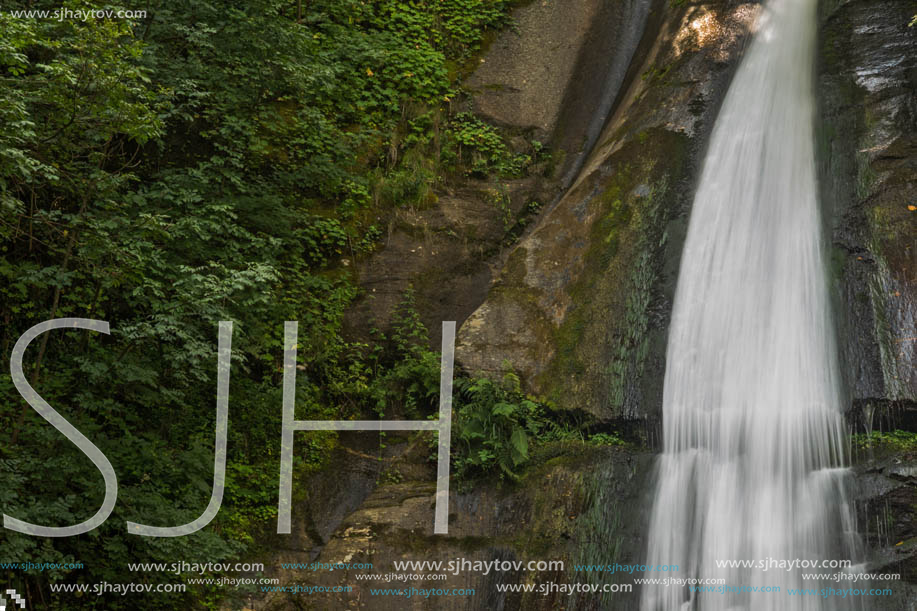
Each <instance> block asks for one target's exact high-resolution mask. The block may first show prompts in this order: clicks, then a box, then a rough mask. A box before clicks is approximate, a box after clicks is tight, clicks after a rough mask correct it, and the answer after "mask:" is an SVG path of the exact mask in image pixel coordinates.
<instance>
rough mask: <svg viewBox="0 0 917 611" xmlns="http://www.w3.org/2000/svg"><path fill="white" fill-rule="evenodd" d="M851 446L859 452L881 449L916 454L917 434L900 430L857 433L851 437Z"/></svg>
mask: <svg viewBox="0 0 917 611" xmlns="http://www.w3.org/2000/svg"><path fill="white" fill-rule="evenodd" d="M853 445H854V447H856V448H858V449H861V450H864V449H867V448H881V449H884V450H889V451H892V452H917V433H912V432H910V431H902V430H895V431H889V432H887V433H883V432H880V431H873V432H872V433H871V434H866V433H857V434H856V435H853Z"/></svg>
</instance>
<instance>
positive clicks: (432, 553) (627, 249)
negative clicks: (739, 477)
mask: <svg viewBox="0 0 917 611" xmlns="http://www.w3.org/2000/svg"><path fill="white" fill-rule="evenodd" d="M823 4H824V6H823V7H822V11H821V17H820V25H819V27H820V40H821V42H820V53H819V56H820V64H819V67H818V74H819V81H818V82H819V90H818V93H819V96H820V98H819V104H820V118H821V127H820V130H819V135H818V138H819V159H820V163H821V168H820V170H821V186H822V189H823V197H822V200H823V201H824V205H825V219H826V225H827V226H828V227H827V231H828V232H829V233H830V241H831V243H832V246H833V256H832V261H833V269H832V270H831V272H832V278H833V280H834V282H835V287H836V294H837V304H836V306H837V307H836V312H837V318H838V327H839V331H840V336H841V346H842V349H843V355H842V357H843V368H844V372H845V377H846V383H847V386H848V390H849V399H850V406H851V410H850V415H851V420H852V422H854V424H855V426H856V427H857V430H858V431H860V432H862V431H864V430H873V429H880V428H884V429H888V428H908V429H910V430H917V416H915V406H917V368H915V360H917V341H914V336H915V335H917V324H915V323H917V321H915V316H917V305H915V304H917V294H915V276H917V271H915V270H917V265H915V263H917V244H915V237H917V234H915V229H914V227H915V222H917V210H911V209H910V208H909V206H917V201H915V193H917V189H915V177H917V171H915V169H917V157H915V153H917V141H915V138H917V129H915V128H917V124H915V122H917V96H915V92H914V83H915V80H917V44H915V35H917V27H915V28H910V29H908V28H907V27H906V26H907V22H908V21H909V20H910V16H911V13H912V12H913V10H912V8H911V4H910V2H909V0H859V1H856V2H854V1H852V0H847V1H844V0H826V1H825V2H824V3H823ZM758 10H759V7H758V5H757V4H756V3H754V2H741V1H736V0H707V1H703V0H701V1H696V2H674V1H669V0H652V1H651V2H645V1H639V0H608V1H600V0H582V2H574V3H560V2H554V1H549V2H541V1H536V2H531V3H528V4H526V5H525V6H523V7H521V8H519V9H518V10H517V12H516V23H517V29H516V31H509V32H506V33H504V34H502V35H501V36H500V37H498V38H497V39H496V40H495V41H493V43H492V45H491V47H490V49H489V51H488V53H487V54H486V55H485V56H484V58H483V59H484V62H482V63H481V64H480V66H479V67H478V69H477V70H476V71H475V72H474V74H473V75H472V76H471V77H470V78H469V80H468V81H467V83H466V85H467V87H468V89H469V90H470V91H471V93H472V98H471V105H472V107H473V108H474V109H475V111H476V112H478V113H479V114H481V115H483V116H485V117H487V118H489V119H490V120H491V121H492V122H495V123H498V124H500V125H502V126H504V127H506V128H507V129H509V130H510V131H513V130H515V133H519V134H523V133H524V134H528V135H533V136H535V137H538V138H544V139H545V140H546V141H548V142H549V143H550V145H551V148H552V149H553V150H554V151H555V152H558V151H560V152H565V153H566V155H561V156H562V157H563V159H562V160H561V161H560V162H559V163H558V166H559V170H558V173H557V174H555V175H552V176H549V177H543V178H538V179H534V180H529V179H526V180H522V181H518V182H516V183H512V184H508V185H507V189H508V192H509V208H510V210H511V211H512V212H513V213H514V214H515V213H516V212H518V211H519V210H521V209H522V208H524V206H525V205H526V202H527V201H530V199H531V198H533V197H537V198H540V201H542V202H543V203H548V202H549V201H552V199H551V194H554V193H558V190H561V191H563V195H562V197H561V196H559V197H557V198H556V201H554V203H553V205H550V206H547V208H546V209H545V211H544V212H542V213H541V214H540V215H539V216H538V217H537V219H536V221H535V223H534V225H533V226H531V227H530V228H529V230H527V232H526V233H525V234H524V235H523V237H522V239H521V240H520V241H519V242H518V243H517V244H516V245H515V246H514V247H513V248H511V249H509V248H506V244H505V235H506V232H507V230H506V227H505V221H504V217H503V213H502V212H501V211H499V210H497V209H495V208H494V207H493V205H492V202H490V203H489V202H488V200H487V191H488V189H489V188H490V186H489V185H487V184H484V183H475V182H474V181H466V182H465V183H464V184H462V185H460V186H458V187H456V188H454V189H453V190H452V191H450V192H448V193H444V194H441V197H440V200H439V201H438V202H437V203H436V205H434V206H432V207H429V208H427V209H423V210H403V211H401V212H400V213H399V214H398V215H396V217H395V219H394V221H393V223H392V225H391V227H390V229H389V235H388V239H387V244H386V247H385V248H384V249H383V250H381V251H380V252H379V253H377V254H375V255H374V256H373V257H371V258H370V259H369V260H368V261H364V262H361V263H359V266H360V273H361V277H362V278H363V279H364V280H363V286H364V288H365V289H366V292H367V293H368V294H369V295H373V296H375V299H367V300H366V301H364V302H363V303H362V304H361V305H360V307H359V308H358V309H357V310H356V314H355V316H354V319H355V320H357V321H364V322H365V321H368V320H369V319H370V318H372V317H379V316H384V313H385V312H387V311H388V310H389V309H390V307H391V306H392V305H394V304H395V303H396V302H397V300H398V299H399V298H400V295H401V292H402V291H403V290H404V288H405V287H406V286H407V285H408V284H413V285H415V288H416V289H417V293H418V305H419V307H420V311H421V313H422V315H423V318H424V321H425V322H426V323H427V324H428V326H429V327H430V328H438V325H439V321H441V320H458V321H460V322H461V321H463V320H465V319H466V318H467V320H466V321H465V323H464V324H463V325H462V326H461V329H460V333H459V338H458V345H457V355H458V359H459V361H460V363H461V364H462V365H464V366H465V367H466V368H467V369H470V370H473V371H476V372H481V373H485V374H491V375H494V376H499V375H501V374H502V372H503V370H504V367H506V366H509V367H512V368H513V369H515V370H516V371H517V372H518V373H519V374H521V376H522V377H523V378H524V380H525V382H526V384H527V385H528V387H529V389H531V390H532V391H533V392H535V393H537V394H540V395H542V396H544V397H546V398H548V399H551V400H552V401H553V402H554V403H555V404H556V405H557V406H558V407H561V408H566V409H569V410H580V411H583V412H585V413H587V414H589V416H590V418H591V419H592V420H593V421H596V422H600V423H605V424H611V425H613V426H614V427H615V428H616V429H618V430H623V429H626V428H628V426H630V428H631V430H632V431H633V430H635V429H636V430H638V431H639V430H640V426H643V429H642V430H643V432H645V433H646V437H647V438H646V441H647V444H648V445H649V446H651V447H652V446H653V445H654V443H655V437H654V435H655V433H654V432H655V430H656V428H657V426H658V422H659V418H660V413H659V410H660V407H661V385H662V379H663V373H664V369H665V361H664V359H665V344H666V336H667V327H668V321H669V316H670V310H671V302H672V297H673V293H674V288H675V281H676V278H677V273H678V266H679V260H680V257H681V250H682V241H683V235H684V232H685V229H686V220H687V215H688V212H689V208H690V204H691V198H692V195H693V191H694V182H695V180H696V178H697V176H698V175H699V173H700V164H701V162H702V159H703V155H704V149H705V146H706V142H707V138H708V135H709V133H710V130H711V128H712V126H713V122H714V120H715V118H716V114H717V111H718V109H719V105H720V102H721V100H722V98H723V96H724V94H725V91H726V88H727V86H728V83H729V80H730V78H731V75H732V73H733V70H734V69H735V67H736V65H737V60H738V59H739V57H740V54H741V49H742V46H743V44H744V41H745V40H746V38H747V36H748V34H749V32H750V28H751V26H752V24H753V22H754V17H755V16H756V14H757V11H758ZM641 33H642V34H641ZM593 143H594V146H593ZM583 151H586V152H588V153H589V154H588V155H582V154H581V153H582V152H583ZM568 179H569V180H568ZM567 187H569V188H567ZM494 277H495V279H494V280H492V278H494ZM431 339H432V340H433V342H434V343H438V338H437V337H433V338H431ZM635 422H636V423H641V425H640V426H636V427H635V426H633V423H635ZM628 423H630V425H628ZM632 436H633V437H639V436H641V435H640V434H635V435H632ZM387 443H388V444H389V448H388V449H387V450H386V452H385V455H384V457H383V459H382V461H378V459H376V461H374V460H373V457H372V456H368V455H369V454H371V452H369V451H363V450H365V448H363V447H362V446H361V444H364V445H365V442H357V441H354V440H351V441H347V440H345V439H342V445H343V446H344V449H342V450H341V452H343V453H344V454H342V455H341V456H339V457H338V459H337V460H335V461H334V464H335V465H337V466H336V467H335V469H334V470H333V471H329V473H327V474H319V475H317V476H315V478H313V481H311V482H309V483H307V484H304V485H305V486H306V487H307V488H308V490H309V500H308V501H307V502H305V503H302V504H300V505H298V506H297V507H296V509H295V510H294V514H293V520H294V535H293V536H291V537H288V538H286V539H284V540H283V541H282V542H280V541H278V542H277V545H278V546H282V547H283V551H282V556H281V558H280V559H279V560H278V562H279V561H280V560H282V561H283V562H311V561H319V562H325V563H333V562H371V563H372V564H373V569H372V570H371V571H349V572H347V574H346V575H342V573H341V572H339V571H335V572H332V573H328V572H324V573H322V572H317V573H313V572H309V573H308V574H303V573H302V572H296V571H287V572H284V573H282V574H281V575H280V576H281V578H282V580H283V582H284V583H288V584H292V583H307V584H309V585H327V586H336V585H340V584H342V583H350V584H354V591H353V592H350V593H344V592H342V593H335V592H325V593H318V594H314V595H309V596H305V595H299V594H291V595H277V596H274V597H272V598H269V599H266V600H261V601H260V602H257V603H252V604H254V606H256V607H257V608H259V609H278V610H279V609H329V608H354V609H363V608H366V609H381V610H386V609H488V610H489V609H520V608H526V609H533V610H542V609H544V610H547V609H571V610H572V609H616V610H628V609H636V608H638V604H637V601H638V597H639V592H633V593H630V594H626V595H625V594H617V595H614V596H613V597H606V598H601V597H597V596H589V597H582V598H580V597H577V596H561V595H556V594H552V595H548V596H543V595H540V594H534V593H530V594H523V593H499V592H497V589H496V587H495V585H496V584H506V583H509V584H531V583H535V584H536V585H539V586H540V585H542V584H547V583H548V582H551V581H554V582H557V583H585V582H592V581H595V582H599V581H601V582H610V581H614V580H617V581H621V582H627V583H629V582H630V576H622V575H614V576H609V575H601V577H599V576H597V575H586V574H584V573H576V572H575V571H573V570H572V568H571V567H572V565H573V564H574V563H579V564H607V563H614V562H618V563H621V564H624V563H629V562H640V561H641V559H642V556H643V550H644V549H645V542H644V536H645V523H644V522H645V520H644V517H643V516H644V515H645V511H646V508H647V507H648V506H649V505H648V503H649V500H650V499H648V498H647V496H646V495H647V494H648V493H649V490H650V488H649V487H648V486H647V482H649V481H650V474H651V469H652V462H653V457H652V454H651V453H650V452H649V451H648V450H638V449H635V448H633V447H631V448H629V449H622V448H595V447H591V446H587V445H584V444H578V445H577V444H570V445H563V444H561V445H554V446H547V447H545V448H542V449H541V450H540V451H542V455H540V456H538V457H535V459H534V462H535V463H536V464H537V466H536V467H534V468H531V469H529V470H528V471H527V472H526V474H525V476H524V479H523V481H522V482H521V483H520V485H518V486H510V485H504V486H500V485H497V484H493V483H491V484H486V485H476V487H475V489H474V490H473V491H461V490H456V489H455V487H453V490H452V495H451V504H450V527H449V534H448V536H434V535H433V534H432V525H433V505H434V498H433V489H434V483H433V482H434V481H435V474H434V472H433V468H432V466H431V465H430V464H428V463H427V461H426V456H425V453H426V450H425V446H424V444H423V443H418V440H417V439H411V438H409V437H407V436H398V435H393V436H392V437H389V438H388V439H387ZM361 448H362V449H361ZM855 458H856V466H855V473H856V475H857V484H858V485H857V490H856V491H855V495H854V497H855V501H856V504H857V515H858V521H859V523H858V530H859V531H860V532H861V533H862V534H863V537H864V543H865V544H866V545H867V547H868V554H869V558H870V563H869V568H868V570H870V571H875V572H885V573H900V574H901V576H902V580H901V581H899V582H895V583H894V584H893V585H892V588H893V591H894V595H893V596H891V597H882V598H881V600H880V599H879V598H878V597H875V598H874V599H873V600H871V601H870V603H871V604H873V605H874V608H876V609H879V610H881V611H886V610H887V611H891V610H899V609H907V608H910V607H909V606H908V605H911V604H912V603H913V600H914V599H915V597H917V585H915V583H917V531H915V517H914V509H915V506H917V496H915V494H917V493H915V490H917V487H915V486H917V464H915V454H914V452H913V450H906V451H905V450H902V449H901V448H891V449H890V450H888V451H884V452H879V451H873V449H872V448H866V449H863V448H860V449H859V450H857V452H856V456H855ZM342 464H344V465H346V467H343V466H342ZM342 469H343V470H342ZM345 479H346V481H345ZM457 558H464V559H466V560H469V561H472V562H473V561H476V560H481V561H492V560H497V559H499V560H509V561H517V560H525V561H527V560H563V561H564V562H565V563H566V565H565V567H566V568H565V569H564V570H563V571H560V570H555V571H545V572H540V573H537V574H532V573H527V572H525V571H510V572H500V573H491V574H487V575H484V574H482V573H475V572H461V573H458V574H448V575H447V578H446V579H445V580H443V581H440V580H435V581H434V580H432V579H431V578H429V576H426V577H424V576H423V575H425V574H427V573H429V571H423V570H418V571H414V572H415V573H417V574H418V576H421V577H420V578H419V579H418V580H416V581H413V582H411V583H407V582H401V583H396V582H391V583H386V582H385V581H384V580H375V581H369V582H366V581H363V580H357V574H358V573H368V572H371V573H376V574H380V575H384V574H387V573H391V572H393V570H394V566H393V563H394V561H396V560H431V561H436V560H442V561H449V560H455V559H457ZM356 584H359V585H356ZM402 585H406V586H410V585H413V586H414V587H416V588H474V589H475V590H476V591H477V594H476V595H475V596H467V597H431V598H423V597H413V598H411V599H405V598H399V597H385V596H370V595H369V587H382V588H385V587H398V586H402ZM880 586H884V584H881V583H879V582H876V583H874V584H872V587H880Z"/></svg>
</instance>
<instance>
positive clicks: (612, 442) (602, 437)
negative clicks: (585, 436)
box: [589, 433, 626, 446]
mask: <svg viewBox="0 0 917 611" xmlns="http://www.w3.org/2000/svg"><path fill="white" fill-rule="evenodd" d="M589 443H590V444H592V445H594V446H623V445H624V444H625V443H626V442H625V441H624V440H623V439H621V438H620V437H618V436H617V434H608V433H595V434H594V435H590V436H589Z"/></svg>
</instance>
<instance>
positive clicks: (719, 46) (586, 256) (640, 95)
mask: <svg viewBox="0 0 917 611" xmlns="http://www.w3.org/2000/svg"><path fill="white" fill-rule="evenodd" d="M673 4H675V3H662V2H660V3H657V4H654V5H653V11H652V14H651V17H650V19H649V22H648V24H647V27H646V34H645V36H644V39H643V41H642V42H641V46H640V49H639V50H638V52H637V53H636V55H635V57H638V58H639V60H638V61H635V62H634V63H633V64H632V65H631V66H630V68H629V72H628V77H627V79H626V80H625V81H624V83H625V86H624V87H623V88H622V89H621V91H620V92H619V95H618V97H617V103H616V106H615V108H614V111H613V113H612V114H611V115H610V117H608V119H607V122H606V124H605V126H604V129H603V131H602V133H601V136H600V137H599V138H598V140H597V143H596V146H595V148H594V149H593V150H592V152H591V154H590V156H589V158H588V159H587V160H586V162H585V164H584V165H583V167H582V171H581V172H580V173H579V176H578V178H577V180H576V182H575V183H574V184H573V186H572V188H571V189H570V190H569V191H567V193H566V194H565V195H564V197H563V198H562V199H561V200H560V202H559V203H558V204H557V205H556V206H554V207H553V208H552V209H551V210H549V211H548V212H547V213H545V214H544V215H543V217H542V218H541V219H540V221H539V223H538V225H537V226H536V227H535V229H534V230H533V231H532V232H531V233H530V234H529V235H528V236H527V237H525V238H524V239H523V240H522V241H521V242H520V244H519V245H518V246H517V247H516V248H515V250H513V251H512V253H511V254H510V255H509V257H508V260H507V263H506V265H505V266H504V268H503V269H502V271H501V272H500V274H499V276H498V278H497V280H496V281H495V283H494V287H493V288H492V289H491V291H490V294H489V295H488V297H487V300H486V301H485V302H484V303H483V304H482V305H481V307H480V308H478V310H477V311H476V312H475V313H474V314H473V315H472V316H471V317H470V318H469V319H468V320H467V321H466V323H465V324H464V325H463V326H462V328H461V330H460V333H459V339H458V346H457V355H458V358H459V360H460V362H461V363H462V364H464V365H465V366H466V367H468V368H469V369H471V370H474V371H478V372H483V373H486V374H491V375H497V374H498V373H499V372H500V371H502V369H503V368H504V366H505V364H507V363H508V364H509V365H510V366H512V367H513V368H515V369H516V371H517V372H519V373H520V374H521V375H522V377H523V378H524V379H525V380H526V382H527V383H528V385H529V388H530V389H531V390H533V391H534V392H535V393H538V394H541V395H544V396H546V397H548V398H549V399H551V400H552V401H554V403H555V404H556V405H558V406H559V407H562V408H567V409H576V410H583V411H585V412H588V413H589V414H591V415H592V416H593V417H594V418H595V419H597V420H599V421H606V422H607V421H615V420H622V419H624V420H626V419H646V420H649V421H651V423H655V421H656V420H657V419H658V416H659V408H660V404H661V380H662V374H663V372H664V357H665V341H666V329H667V326H668V317H669V312H670V308H671V300H672V295H673V292H674V283H675V280H676V277H677V270H678V261H679V257H680V251H681V244H682V236H683V234H684V231H685V226H686V222H685V221H686V215H687V211H688V207H689V205H690V197H691V193H692V191H693V184H694V180H695V177H696V175H697V174H698V169H699V164H700V162H701V160H702V155H703V150H704V146H705V142H706V139H707V136H708V134H709V131H710V129H711V127H712V124H713V121H714V120H715V118H716V112H717V110H718V108H719V104H720V102H721V100H722V97H723V95H724V94H725V90H726V87H727V86H728V82H729V78H730V76H731V74H732V71H733V70H734V68H735V65H736V60H737V59H738V57H739V52H740V50H741V46H742V43H743V41H744V40H745V37H746V36H747V34H748V31H749V27H750V25H751V23H752V22H753V19H754V16H755V14H756V11H757V6H756V5H755V4H750V3H749V4H737V3H735V2H727V1H710V2H697V3H691V4H690V5H680V6H673ZM649 428H650V429H652V428H653V427H652V426H650V427H649Z"/></svg>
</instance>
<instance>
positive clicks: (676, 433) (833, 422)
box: [641, 0, 865, 611]
mask: <svg viewBox="0 0 917 611" xmlns="http://www.w3.org/2000/svg"><path fill="white" fill-rule="evenodd" d="M815 11H816V0H770V1H769V2H767V3H766V4H765V7H764V8H763V11H762V14H761V17H760V18H759V20H758V24H757V31H756V33H755V35H754V38H753V40H752V42H751V44H750V46H749V48H748V50H747V53H746V55H745V57H744V59H743V60H742V63H741V65H740V66H739V69H738V72H737V73H736V75H735V77H734V79H733V81H732V84H731V86H730V88H729V91H728V93H727V95H726V98H725V100H724V102H723V106H722V109H721V110H720V113H719V116H718V118H717V121H716V125H715V126H714V130H713V134H712V136H711V142H710V149H709V151H708V153H707V157H706V159H705V161H704V167H703V171H702V174H701V179H700V183H699V186H698V190H697V193H696V195H695V199H694V206H693V209H692V212H691V219H690V224H689V229H688V235H687V241H686V244H685V248H684V254H683V258H682V263H681V270H680V275H679V279H678V287H677V290H676V293H675V304H674V310H673V314H672V323H671V328H670V332H669V341H668V352H667V369H666V375H665V389H664V399H663V419H664V429H663V443H664V450H663V454H662V456H661V457H660V460H659V465H658V473H657V482H656V493H655V501H654V507H653V511H652V514H651V516H650V531H649V543H648V548H647V560H646V564H647V565H663V564H665V565H671V564H677V565H679V571H678V572H677V573H671V574H667V575H661V574H658V573H652V572H648V573H647V574H646V575H645V576H646V577H679V578H682V579H692V578H694V579H719V578H722V579H725V584H726V586H729V589H725V588H724V590H725V593H721V592H720V591H718V592H708V593H698V592H693V593H692V592H691V591H690V588H689V587H680V586H670V587H663V586H644V588H643V593H642V597H641V608H642V609H643V610H644V611H659V610H665V611H675V610H679V611H688V610H692V611H697V610H705V611H708V610H739V609H742V610H755V611H757V610H771V609H773V610H777V609H780V610H803V609H805V610H829V609H830V610H832V611H833V610H837V609H848V608H857V607H858V606H859V605H861V604H862V603H861V602H860V600H862V599H859V600H851V599H849V598H846V599H842V598H840V597H828V598H825V597H822V596H811V595H810V596H793V595H790V594H789V592H788V590H789V589H790V588H808V589H821V588H823V587H831V586H834V587H838V588H839V587H845V586H844V585H842V584H841V585H839V584H837V583H834V582H829V581H818V580H804V579H803V577H802V575H803V573H809V572H810V571H808V570H804V569H799V568H796V569H794V570H789V571H788V570H786V569H785V568H776V567H772V566H770V567H769V568H768V570H763V568H744V567H732V568H729V567H724V566H718V561H730V560H732V561H742V560H745V561H754V562H756V563H757V562H759V561H764V562H765V563H768V562H769V559H773V560H774V561H777V562H779V561H780V560H796V559H799V560H807V561H811V560H817V561H819V562H821V561H822V560H827V561H831V560H850V559H851V556H852V555H853V554H854V553H855V548H856V544H857V543H856V542H857V537H856V534H855V528H854V525H853V518H852V512H851V509H850V507H849V505H848V500H847V493H846V492H845V481H846V479H847V477H848V476H849V473H848V470H847V469H845V468H844V464H845V460H846V456H845V455H846V443H847V442H846V435H847V431H846V427H845V423H844V419H843V414H842V411H841V410H842V407H841V397H840V391H839V385H840V380H839V373H838V365H837V361H836V350H835V342H834V337H833V329H832V324H831V313H830V303H829V298H828V290H827V279H826V271H825V257H824V256H823V252H822V239H821V226H820V215H819V210H818V206H817V188H816V171H815V152H814V125H813V119H814V112H815V108H814V92H813V80H814V76H813V73H814V67H813V62H814V46H815V23H816V19H815ZM839 570H840V569H837V568H833V569H828V568H825V569H817V570H816V571H811V572H818V573H835V572H838V571H839ZM849 583H850V582H847V584H848V586H849ZM861 585H865V584H861ZM756 587H757V588H759V589H760V588H762V587H771V588H773V587H779V588H780V592H761V591H760V590H759V591H757V592H755V591H749V590H751V589H752V588H756ZM743 588H744V591H742V590H740V589H743Z"/></svg>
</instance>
